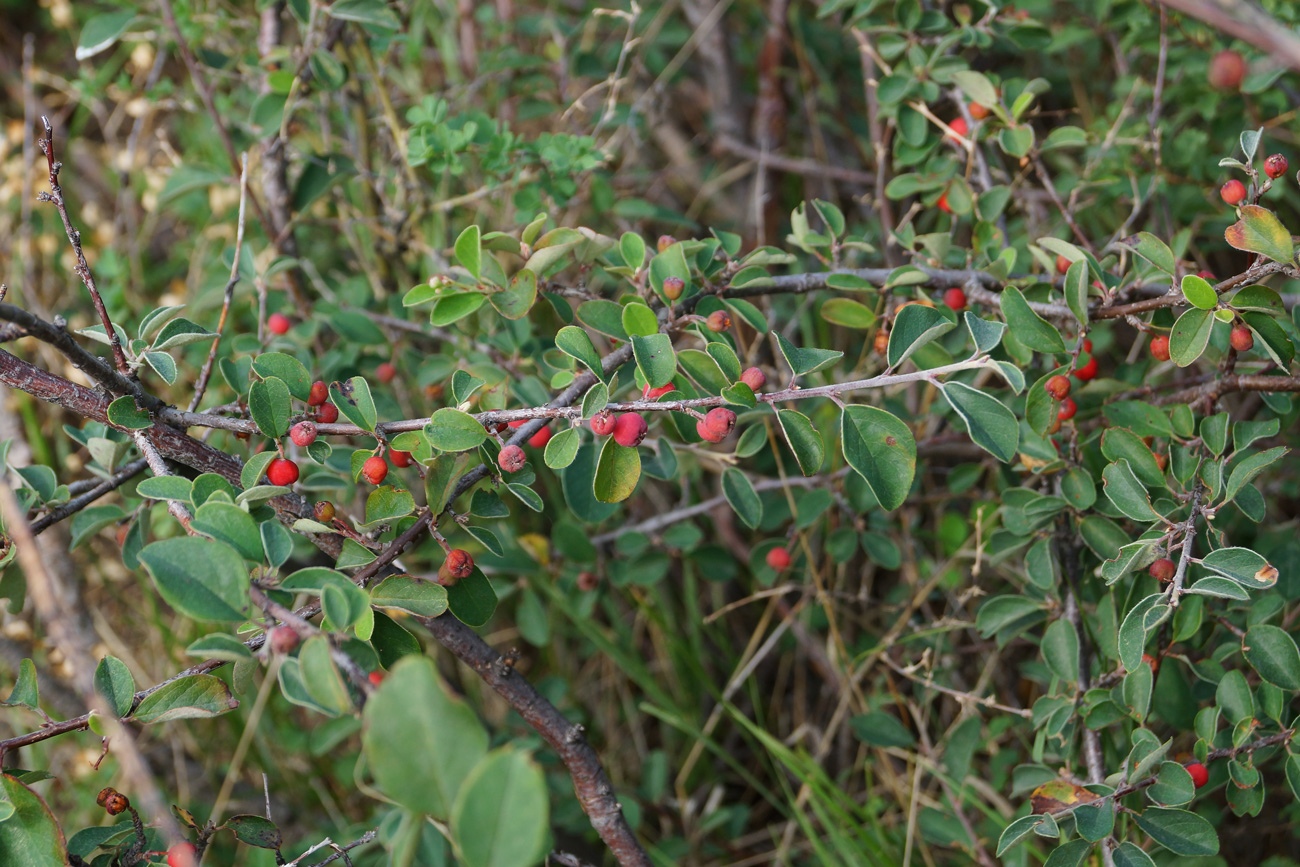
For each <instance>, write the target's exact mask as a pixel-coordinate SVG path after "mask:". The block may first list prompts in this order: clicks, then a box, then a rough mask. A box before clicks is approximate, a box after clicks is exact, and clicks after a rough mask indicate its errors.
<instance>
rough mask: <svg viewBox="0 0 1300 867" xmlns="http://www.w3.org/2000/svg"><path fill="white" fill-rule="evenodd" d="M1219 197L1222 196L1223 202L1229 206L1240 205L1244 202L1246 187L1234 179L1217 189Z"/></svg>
mask: <svg viewBox="0 0 1300 867" xmlns="http://www.w3.org/2000/svg"><path fill="white" fill-rule="evenodd" d="M1219 195H1221V196H1223V200H1224V201H1225V202H1227V203H1228V204H1229V205H1240V204H1241V203H1242V202H1244V201H1246V185H1245V184H1243V183H1242V182H1241V181H1238V180H1235V179H1234V180H1231V181H1228V182H1227V183H1226V184H1224V185H1223V186H1221V187H1219Z"/></svg>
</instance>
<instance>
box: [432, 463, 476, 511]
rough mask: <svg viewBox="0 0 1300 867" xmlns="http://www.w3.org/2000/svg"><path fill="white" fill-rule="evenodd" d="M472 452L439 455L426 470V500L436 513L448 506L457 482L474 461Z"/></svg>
mask: <svg viewBox="0 0 1300 867" xmlns="http://www.w3.org/2000/svg"><path fill="white" fill-rule="evenodd" d="M474 457H475V456H474V454H472V453H471V452H456V453H454V454H447V455H438V456H437V457H435V458H434V459H433V461H431V462H430V463H429V465H428V467H427V468H426V469H425V471H424V502H425V503H426V504H427V505H428V506H429V510H430V511H431V512H433V514H435V515H441V514H442V510H443V509H445V508H447V504H448V502H449V501H450V499H451V495H452V493H453V492H454V491H455V490H456V483H457V482H459V481H460V477H461V476H463V475H464V474H465V472H466V471H467V470H468V469H469V468H470V465H471V464H472V463H473V462H474Z"/></svg>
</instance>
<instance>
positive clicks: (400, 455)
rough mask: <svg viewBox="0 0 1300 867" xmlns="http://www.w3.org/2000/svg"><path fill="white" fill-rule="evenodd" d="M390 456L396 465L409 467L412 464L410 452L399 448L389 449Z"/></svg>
mask: <svg viewBox="0 0 1300 867" xmlns="http://www.w3.org/2000/svg"><path fill="white" fill-rule="evenodd" d="M388 458H389V460H391V461H392V462H393V466H395V467H409V466H410V465H411V453H410V452H401V451H398V450H397V449H389V450H388Z"/></svg>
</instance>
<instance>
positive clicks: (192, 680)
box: [131, 548, 239, 724]
mask: <svg viewBox="0 0 1300 867" xmlns="http://www.w3.org/2000/svg"><path fill="white" fill-rule="evenodd" d="M145 550H148V549H147V548H146V549H145ZM237 707H239V702H237V701H235V698H234V696H232V695H231V694H230V687H228V686H226V683H225V681H223V680H222V679H221V678H219V677H213V676H212V675H210V674H192V675H190V676H189V677H182V678H180V679H179V680H173V681H171V682H170V683H167V684H164V685H163V686H161V687H159V688H158V689H157V690H155V691H154V692H151V693H149V694H148V695H147V696H145V697H144V699H143V700H142V701H141V702H140V706H139V707H137V708H136V709H135V713H133V714H131V719H132V720H134V721H135V722H138V723H146V724H147V723H161V722H171V721H172V720H178V719H206V718H208V717H214V716H220V715H221V714H223V713H226V712H227V711H231V710H234V709H235V708H237Z"/></svg>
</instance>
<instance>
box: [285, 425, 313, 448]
mask: <svg viewBox="0 0 1300 867" xmlns="http://www.w3.org/2000/svg"><path fill="white" fill-rule="evenodd" d="M289 439H291V440H293V444H294V445H296V446H298V447H300V448H304V449H305V448H307V446H309V445H311V444H312V443H314V442H316V425H314V424H312V423H311V422H309V421H300V422H298V423H297V424H296V425H294V426H293V427H291V428H289Z"/></svg>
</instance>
